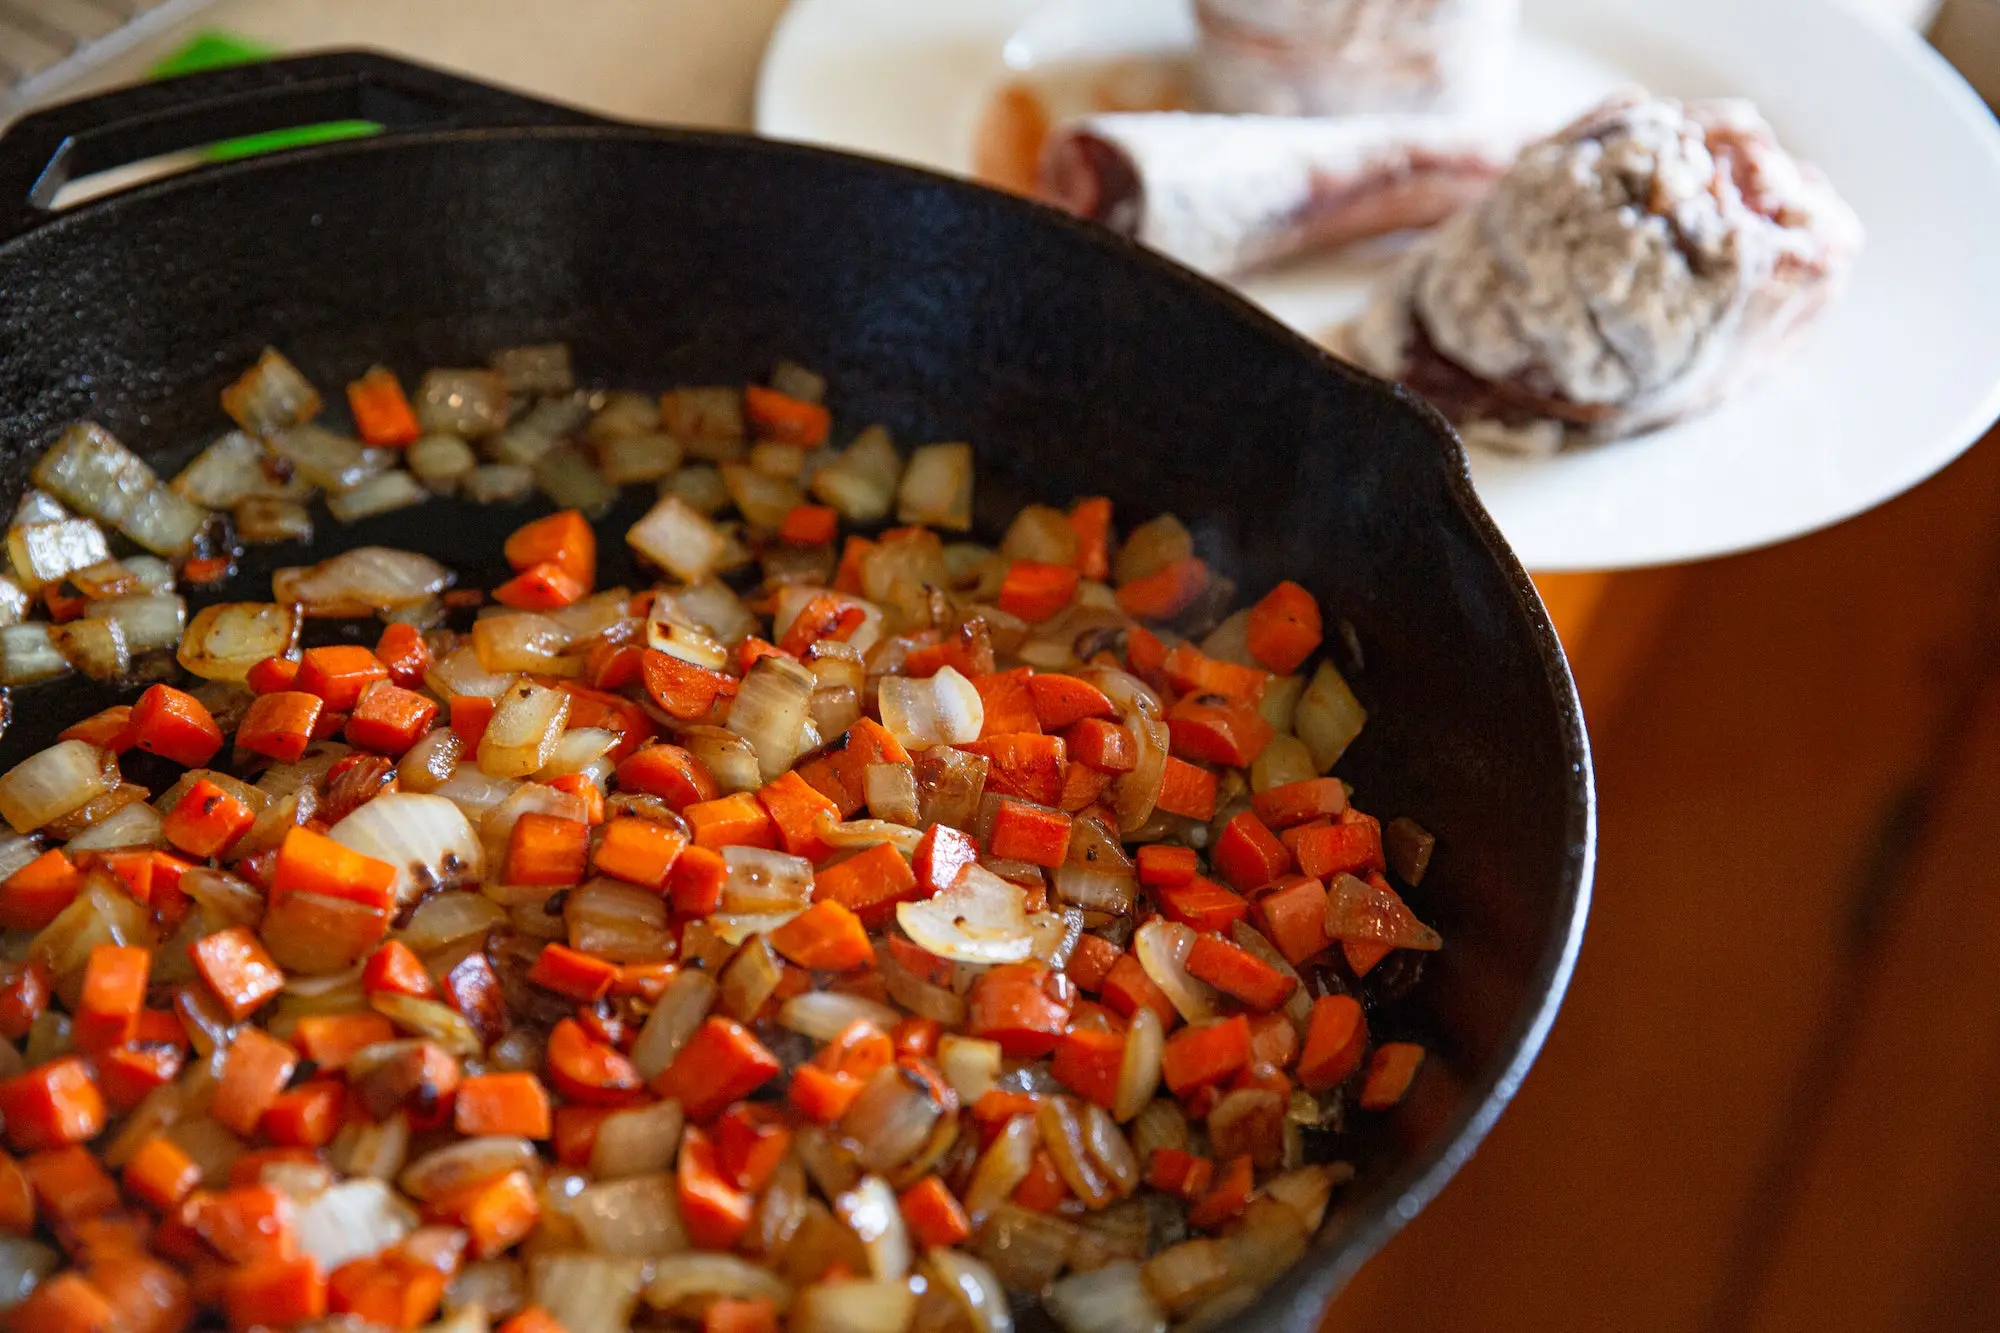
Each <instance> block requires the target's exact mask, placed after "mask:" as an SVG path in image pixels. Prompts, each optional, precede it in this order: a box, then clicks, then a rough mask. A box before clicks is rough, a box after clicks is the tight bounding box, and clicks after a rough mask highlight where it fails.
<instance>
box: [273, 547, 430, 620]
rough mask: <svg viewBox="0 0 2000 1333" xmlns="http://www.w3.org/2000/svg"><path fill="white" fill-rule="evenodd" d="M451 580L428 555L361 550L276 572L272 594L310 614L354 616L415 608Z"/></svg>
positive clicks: (373, 548)
mask: <svg viewBox="0 0 2000 1333" xmlns="http://www.w3.org/2000/svg"><path fill="white" fill-rule="evenodd" d="M451 582H452V574H451V571H450V570H448V569H446V568H445V567H444V566H443V565H441V564H439V563H438V562H437V561H435V560H433V559H431V558H430V557H429V556H427V555H419V554H417V553H416V552H415V551H397V550H392V549H390V548H388V547H386V546H357V547H355V548H354V549H353V550H351V551H343V552H341V553H340V554H339V555H337V556H334V557H333V558H332V559H331V560H325V561H322V562H320V563H319V564H317V565H310V566H303V567H293V568H288V569H280V570H278V571H276V572H275V573H273V574H272V575H271V592H272V595H273V596H275V597H276V598H277V600H278V601H280V602H287V603H289V602H296V603H298V604H299V605H300V606H301V608H302V609H303V610H304V612H305V614H306V615H308V616H333V617H354V616H367V615H373V614H375V613H376V612H378V611H392V610H395V609H396V608H398V607H404V606H413V605H415V604H417V603H419V602H422V601H424V600H426V599H428V598H431V597H435V596H436V595H437V594H438V593H441V592H443V591H444V590H445V589H446V588H449V587H450V586H451Z"/></svg>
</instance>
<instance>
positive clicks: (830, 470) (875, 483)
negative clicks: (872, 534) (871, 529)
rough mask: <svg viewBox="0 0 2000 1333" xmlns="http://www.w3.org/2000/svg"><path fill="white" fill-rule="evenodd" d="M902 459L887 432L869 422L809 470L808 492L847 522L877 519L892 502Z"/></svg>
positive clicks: (883, 515) (901, 470)
mask: <svg viewBox="0 0 2000 1333" xmlns="http://www.w3.org/2000/svg"><path fill="white" fill-rule="evenodd" d="M902 475H903V460H902V459H901V458H899V457H898V456H897V454H896V445H895V443H894V441H892V440H891V439H890V438H889V432H888V431H886V430H884V429H883V428H882V427H880V426H870V427H869V428H868V429H867V430H864V431H862V432H861V433H860V434H859V435H857V436H855V437H854V443H853V444H850V445H848V446H847V449H846V450H845V452H843V453H842V454H841V455H840V457H839V458H836V459H835V460H834V461H833V462H831V463H828V464H827V465H826V466H825V467H822V468H820V469H819V471H817V472H815V473H813V479H812V493H813V494H814V495H815V496H817V497H818V498H819V499H821V500H824V501H825V502H826V503H827V504H830V505H832V506H833V507H834V508H835V509H837V510H839V511H840V515H841V517H842V518H845V519H846V520H847V521H848V522H850V523H879V522H880V521H881V520H883V519H885V518H887V517H888V516H889V509H890V507H891V506H892V505H893V504H894V503H895V498H896V483H897V481H898V480H899V479H900V478H901V477H902Z"/></svg>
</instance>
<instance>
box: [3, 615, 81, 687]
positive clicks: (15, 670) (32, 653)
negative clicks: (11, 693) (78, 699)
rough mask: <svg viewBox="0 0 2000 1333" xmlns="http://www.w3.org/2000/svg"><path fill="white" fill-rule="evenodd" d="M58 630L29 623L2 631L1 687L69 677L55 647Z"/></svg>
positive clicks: (43, 623) (37, 622) (66, 664)
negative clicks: (56, 631)
mask: <svg viewBox="0 0 2000 1333" xmlns="http://www.w3.org/2000/svg"><path fill="white" fill-rule="evenodd" d="M55 630H56V627H55V626H54V625H51V624H49V623H48V622H47V621H45V620H30V621H26V622H24V623H22V624H19V625H8V626H5V627H4V628H0V685H35V684H39V683H40V682H42V681H45V680H55V679H56V678H57V677H59V676H67V675H68V674H69V673H70V664H69V659H68V658H66V657H64V656H63V654H62V649H61V648H59V647H57V646H56V636H55Z"/></svg>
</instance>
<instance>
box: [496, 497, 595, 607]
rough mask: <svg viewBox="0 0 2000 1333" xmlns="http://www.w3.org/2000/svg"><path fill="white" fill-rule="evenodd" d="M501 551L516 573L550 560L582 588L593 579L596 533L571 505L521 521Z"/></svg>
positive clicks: (593, 581)
mask: <svg viewBox="0 0 2000 1333" xmlns="http://www.w3.org/2000/svg"><path fill="white" fill-rule="evenodd" d="M502 553H503V554H504V555H505V556H506V557H507V563H508V564H509V565H512V566H513V567H514V569H515V571H516V572H517V573H518V572H519V571H521V570H524V569H532V568H533V567H534V566H536V565H540V564H553V565H555V566H556V567H557V568H559V569H561V570H562V571H563V572H564V573H566V574H568V575H569V576H570V577H571V578H573V579H575V580H576V581H577V582H579V583H581V584H583V586H585V587H586V588H587V587H589V586H590V585H591V584H593V583H595V582H596V581H597V534H596V533H595V532H594V531H592V529H591V526H590V521H589V520H588V519H586V518H585V517H584V516H583V515H582V514H581V513H579V512H578V511H576V510H574V509H564V510H561V511H559V512H557V513H554V514H550V515H549V516H548V517H547V518H538V519H536V520H535V521H534V522H532V523H524V524H522V525H521V526H520V527H518V528H516V529H514V531H513V534H512V535H510V536H509V537H508V538H507V543H506V545H505V546H504V547H503V548H502Z"/></svg>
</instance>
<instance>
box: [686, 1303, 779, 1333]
mask: <svg viewBox="0 0 2000 1333" xmlns="http://www.w3.org/2000/svg"><path fill="white" fill-rule="evenodd" d="M701 1333H778V1303H777V1302H776V1301H774V1300H772V1299H771V1298H770V1297H769V1296H758V1297H755V1298H752V1299H747V1300H746V1299H744V1298H741V1297H737V1296H724V1297H722V1298H721V1299H719V1300H714V1301H710V1302H709V1303H708V1308H707V1309H705V1310H703V1311H702V1312H701Z"/></svg>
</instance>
